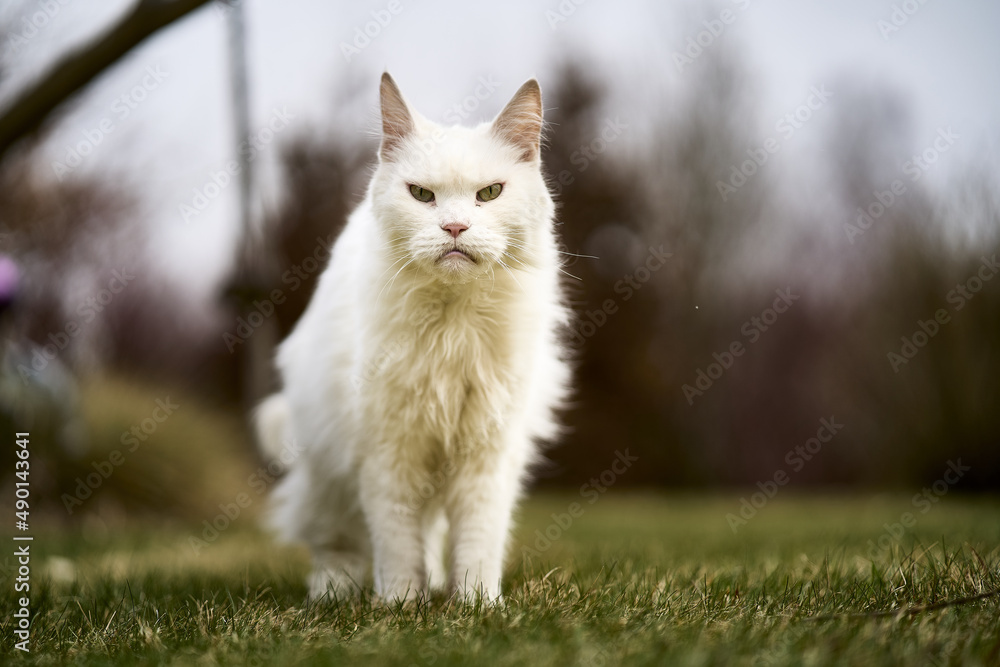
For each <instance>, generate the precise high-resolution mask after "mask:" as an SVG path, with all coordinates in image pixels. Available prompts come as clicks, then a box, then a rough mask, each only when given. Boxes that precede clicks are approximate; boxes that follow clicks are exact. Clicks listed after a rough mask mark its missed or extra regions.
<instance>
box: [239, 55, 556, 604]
mask: <svg viewBox="0 0 1000 667" xmlns="http://www.w3.org/2000/svg"><path fill="white" fill-rule="evenodd" d="M381 106H382V143H381V147H380V150H379V164H378V167H377V168H376V170H375V173H374V176H373V178H372V181H371V184H370V186H369V188H368V192H367V196H366V197H365V199H364V201H363V202H362V203H361V205H360V206H359V207H358V209H357V210H355V211H354V213H353V214H352V215H351V216H350V219H349V220H348V223H347V226H346V227H345V229H344V231H343V233H342V234H341V236H340V238H339V239H338V240H337V242H336V244H335V245H334V248H333V255H332V259H331V262H330V266H329V267H328V268H327V269H326V271H325V272H324V273H323V275H322V277H321V279H320V281H319V285H318V287H317V290H316V293H315V295H314V296H313V298H312V302H311V303H310V304H309V307H308V309H307V310H306V311H305V313H304V314H303V316H302V319H301V320H300V321H299V322H298V325H297V326H296V327H295V330H294V331H293V332H292V334H291V335H290V336H289V337H288V339H287V340H286V341H285V342H284V343H283V344H282V345H281V347H280V349H279V352H278V355H277V363H278V367H279V369H280V371H281V376H282V380H283V386H284V388H283V390H282V391H281V392H280V393H279V394H275V395H273V396H271V397H270V398H268V399H267V400H266V401H265V402H264V403H263V404H262V405H261V407H260V409H259V410H258V413H257V426H258V431H259V434H260V438H261V440H262V443H263V444H264V447H265V449H268V450H269V451H270V452H271V453H272V454H273V455H274V454H277V452H278V451H279V450H280V449H281V447H282V443H288V442H294V443H296V446H297V447H301V448H302V453H301V454H300V455H299V456H298V457H297V458H296V460H295V461H294V463H292V464H291V468H290V470H289V472H288V475H287V476H286V477H285V478H284V479H283V480H282V481H281V483H280V486H279V487H278V488H277V489H276V491H275V494H274V508H273V515H272V523H273V527H274V528H275V529H276V530H277V531H278V532H279V534H280V536H281V537H282V538H284V539H286V540H289V541H304V542H306V543H307V544H308V545H309V546H310V548H311V550H312V554H313V559H314V567H313V572H312V574H311V575H310V578H309V588H310V594H311V595H314V596H316V595H322V594H324V593H326V592H327V591H332V592H333V593H336V594H343V593H345V592H348V591H356V590H357V589H358V585H359V584H361V583H362V582H363V580H364V577H365V575H366V572H367V569H368V565H369V563H372V564H373V574H374V579H375V591H376V593H377V594H378V595H379V596H382V598H383V599H385V600H393V599H400V600H407V599H412V598H414V597H416V596H419V595H421V594H423V593H425V592H426V591H427V589H428V587H429V586H443V585H445V584H446V583H447V585H448V586H449V587H450V588H451V589H452V590H454V591H457V592H458V593H459V594H461V595H463V596H465V597H466V598H468V597H470V596H476V595H482V596H483V598H484V599H487V600H495V599H497V598H498V597H499V596H500V580H501V575H502V570H503V562H504V550H505V546H506V543H507V536H508V532H509V530H510V525H511V514H512V512H513V510H514V507H515V504H516V503H517V501H518V498H519V496H520V494H521V491H522V485H523V484H524V481H525V477H526V470H527V469H528V467H529V466H530V465H531V464H532V462H533V461H534V460H535V459H536V456H537V442H538V441H539V440H545V439H550V438H552V437H554V436H555V435H556V432H557V430H558V427H557V424H556V422H555V420H554V415H553V410H554V408H556V407H558V406H559V404H560V403H561V401H562V400H563V398H564V396H565V394H566V388H567V383H568V380H569V369H568V366H567V364H566V362H565V360H564V357H565V354H564V349H563V348H562V346H561V345H560V342H559V337H560V330H561V328H562V327H563V326H564V325H565V324H566V322H567V317H568V311H567V309H566V308H565V306H564V304H563V300H562V297H561V290H560V281H559V278H558V273H559V270H560V256H559V252H558V251H557V249H556V241H555V236H554V231H553V215H554V205H553V201H552V197H551V195H550V194H549V191H548V188H547V187H546V184H545V181H544V179H543V177H542V173H541V161H540V156H539V142H540V139H541V131H542V106H541V92H540V90H539V87H538V83H537V82H536V81H535V80H534V79H532V80H529V81H528V82H527V83H525V84H524V85H523V86H521V88H520V89H519V90H518V91H517V93H516V94H515V95H514V97H513V99H511V101H510V102H509V103H508V104H507V106H506V107H505V108H504V110H503V111H502V112H501V113H500V115H499V116H498V117H497V118H496V119H495V120H494V121H493V122H492V123H484V124H482V125H480V126H479V127H476V128H465V127H447V128H446V127H441V126H439V125H436V124H434V123H432V122H430V121H428V120H426V119H425V118H423V117H421V116H420V115H419V114H417V113H415V112H413V111H412V110H411V109H410V108H409V107H408V106H407V104H406V102H405V101H404V99H403V97H402V95H401V93H400V92H399V89H398V88H397V87H396V84H395V82H394V81H393V80H392V78H391V77H390V76H389V75H388V74H383V75H382V84H381ZM445 563H447V564H448V566H447V569H446V567H445Z"/></svg>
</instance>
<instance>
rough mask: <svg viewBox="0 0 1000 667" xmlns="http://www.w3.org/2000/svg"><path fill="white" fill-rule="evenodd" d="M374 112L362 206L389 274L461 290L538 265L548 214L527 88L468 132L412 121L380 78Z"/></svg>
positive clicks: (537, 96)
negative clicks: (373, 153) (371, 166)
mask: <svg viewBox="0 0 1000 667" xmlns="http://www.w3.org/2000/svg"><path fill="white" fill-rule="evenodd" d="M381 105H382V144H381V147H380V149H379V166H378V168H377V170H376V173H375V177H374V179H373V183H372V187H373V192H372V195H373V197H372V199H373V207H374V211H375V217H376V219H377V221H378V224H379V225H380V226H381V229H380V230H379V232H380V237H381V238H382V240H383V243H384V244H385V248H386V250H387V257H388V258H389V259H390V260H391V261H393V262H397V264H396V265H395V266H396V267H398V268H399V269H401V270H406V271H417V272H421V273H423V274H425V275H426V276H428V277H430V278H432V279H436V280H440V281H441V282H444V283H465V282H468V281H470V280H473V279H476V278H479V277H484V276H487V275H489V276H495V275H499V274H501V273H504V274H506V273H507V272H508V271H510V272H515V273H516V272H518V271H521V270H525V269H528V268H534V267H537V266H539V264H540V263H542V262H544V261H545V260H546V259H547V253H546V252H545V250H546V247H545V244H546V242H547V241H549V240H550V239H551V229H550V226H551V221H552V216H553V211H554V207H553V203H552V197H551V195H550V194H549V191H548V189H547V187H546V185H545V180H544V178H543V177H542V173H541V158H540V155H539V145H540V142H541V133H542V96H541V91H540V89H539V87H538V82H537V81H535V80H534V79H531V80H529V81H528V82H527V83H525V84H524V85H523V86H521V88H520V89H519V90H518V91H517V92H516V93H515V94H514V97H513V98H512V99H511V100H510V102H508V104H507V106H506V107H504V109H503V111H501V112H500V114H499V115H498V116H497V117H496V119H494V120H493V121H492V122H488V123H483V124H481V125H479V126H478V127H475V128H467V127H460V126H454V127H443V126H440V125H438V124H436V123H432V122H431V121H429V120H427V119H425V118H423V117H422V116H420V115H419V114H417V113H415V112H414V111H413V110H411V109H410V107H409V106H408V105H407V103H406V101H405V100H404V99H403V96H402V94H401V93H400V92H399V88H398V87H397V86H396V83H395V82H394V81H393V80H392V77H390V76H389V74H388V73H386V74H383V75H382V87H381ZM404 266H405V267H406V268H405V269H402V267H404ZM393 270H394V271H395V270H397V268H394V269H393ZM515 280H516V279H515Z"/></svg>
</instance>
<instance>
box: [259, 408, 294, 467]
mask: <svg viewBox="0 0 1000 667" xmlns="http://www.w3.org/2000/svg"><path fill="white" fill-rule="evenodd" d="M253 422H254V427H255V430H256V431H257V444H258V446H259V447H260V451H261V453H262V454H263V455H264V457H265V458H267V459H270V460H275V459H277V458H278V457H279V456H280V455H281V452H282V450H283V449H284V448H285V445H286V441H287V439H288V434H287V432H286V431H287V426H288V401H286V400H285V397H284V396H283V395H282V394H280V393H279V394H271V395H270V396H268V397H267V398H265V399H264V401H263V402H262V403H261V404H260V405H258V406H257V409H256V410H254V414H253Z"/></svg>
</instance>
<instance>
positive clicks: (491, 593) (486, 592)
mask: <svg viewBox="0 0 1000 667" xmlns="http://www.w3.org/2000/svg"><path fill="white" fill-rule="evenodd" d="M454 599H456V600H458V601H459V602H460V603H462V604H466V605H472V606H475V605H478V604H482V605H484V606H489V607H495V606H499V605H502V604H503V594H502V593H500V591H499V590H491V589H489V588H486V587H483V586H482V585H478V586H460V587H458V588H457V589H456V590H455V594H454Z"/></svg>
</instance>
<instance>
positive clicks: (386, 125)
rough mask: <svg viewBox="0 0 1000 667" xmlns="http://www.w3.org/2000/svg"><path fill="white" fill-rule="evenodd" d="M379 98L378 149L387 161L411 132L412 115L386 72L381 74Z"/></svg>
mask: <svg viewBox="0 0 1000 667" xmlns="http://www.w3.org/2000/svg"><path fill="white" fill-rule="evenodd" d="M379 97H380V99H381V103H382V146H381V147H380V148H379V155H380V156H381V157H382V159H383V160H388V159H389V158H390V156H391V155H392V153H393V151H395V150H396V149H397V148H399V146H400V144H402V143H403V141H404V140H405V139H406V137H408V136H409V135H410V134H411V133H412V132H413V127H414V126H413V114H411V113H410V108H409V107H408V106H406V100H404V99H403V94H402V93H401V92H399V87H398V86H397V85H396V82H395V81H393V80H392V77H391V76H389V73H388V72H383V73H382V85H381V86H380V88H379Z"/></svg>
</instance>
